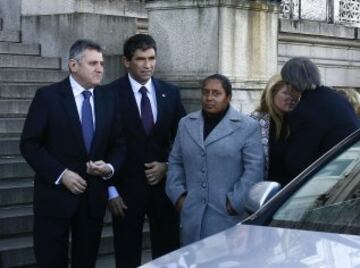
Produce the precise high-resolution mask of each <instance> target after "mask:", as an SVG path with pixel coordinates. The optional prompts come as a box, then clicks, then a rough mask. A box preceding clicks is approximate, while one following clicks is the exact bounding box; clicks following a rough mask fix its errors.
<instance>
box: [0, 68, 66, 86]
mask: <svg viewBox="0 0 360 268" xmlns="http://www.w3.org/2000/svg"><path fill="white" fill-rule="evenodd" d="M66 75H67V72H65V71H60V70H46V69H1V70H0V82H11V83H13V82H17V83H49V84H50V83H54V82H58V81H61V80H63V79H64V78H65V77H66Z"/></svg>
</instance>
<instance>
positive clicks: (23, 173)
mask: <svg viewBox="0 0 360 268" xmlns="http://www.w3.org/2000/svg"><path fill="white" fill-rule="evenodd" d="M33 176H34V171H33V170H32V169H31V167H30V166H29V165H28V164H27V163H26V162H25V160H24V159H23V158H22V157H20V156H17V157H11V158H10V157H0V181H1V180H2V179H13V178H14V179H15V178H31V177H33ZM0 267H1V266H0Z"/></svg>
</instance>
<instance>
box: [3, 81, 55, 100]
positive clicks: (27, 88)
mask: <svg viewBox="0 0 360 268" xmlns="http://www.w3.org/2000/svg"><path fill="white" fill-rule="evenodd" d="M45 85H48V83H44V84H12V83H6V84H4V83H1V84H0V98H2V99H3V98H5V99H10V98H11V99H15V98H19V99H25V98H28V99H32V98H33V97H34V95H35V92H36V90H37V89H38V88H40V87H43V86H45Z"/></svg>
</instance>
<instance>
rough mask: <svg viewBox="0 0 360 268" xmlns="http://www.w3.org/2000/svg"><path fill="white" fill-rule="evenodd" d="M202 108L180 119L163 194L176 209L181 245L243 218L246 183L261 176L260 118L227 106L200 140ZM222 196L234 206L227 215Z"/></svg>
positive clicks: (254, 180)
mask: <svg viewBox="0 0 360 268" xmlns="http://www.w3.org/2000/svg"><path fill="white" fill-rule="evenodd" d="M203 129H204V121H203V116H202V114H201V111H198V112H194V113H191V114H189V115H188V116H186V117H184V118H183V119H181V121H180V123H179V127H178V132H177V135H176V138H175V142H174V145H173V148H172V151H171V154H170V157H169V167H168V175H167V181H166V193H167V195H168V196H169V198H170V199H171V201H172V202H173V203H174V204H175V203H176V201H177V200H178V198H179V197H180V196H181V195H183V194H186V198H185V201H184V204H183V208H182V210H181V212H180V218H181V238H182V243H183V244H184V245H186V244H189V243H191V242H194V241H197V240H199V239H202V238H204V237H207V236H209V235H212V234H215V233H217V232H220V231H222V230H224V229H226V228H228V227H230V226H233V225H235V224H236V223H238V222H239V221H240V220H242V219H243V218H244V215H245V212H244V199H245V197H246V195H247V193H248V190H249V188H250V187H251V186H252V185H253V184H254V183H256V182H258V181H261V180H262V179H263V175H264V174H263V173H264V153H263V148H262V144H261V134H260V126H259V123H258V122H257V121H256V120H254V119H252V118H250V117H248V116H246V115H244V114H242V113H239V112H238V111H236V110H235V109H234V108H233V107H230V108H229V110H228V112H227V113H226V115H225V116H224V118H223V119H222V120H221V121H220V122H219V124H218V125H217V126H216V127H215V128H214V129H213V130H212V131H211V132H210V134H209V135H208V136H207V138H206V140H205V141H204V139H203ZM226 200H228V201H229V202H230V204H231V205H232V207H233V208H234V209H235V210H236V211H237V214H238V215H236V216H230V215H229V213H228V212H227V209H226Z"/></svg>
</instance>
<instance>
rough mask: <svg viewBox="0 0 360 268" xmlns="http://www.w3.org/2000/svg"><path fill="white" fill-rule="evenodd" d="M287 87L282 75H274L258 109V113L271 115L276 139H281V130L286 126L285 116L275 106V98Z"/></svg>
mask: <svg viewBox="0 0 360 268" xmlns="http://www.w3.org/2000/svg"><path fill="white" fill-rule="evenodd" d="M285 85H286V82H285V81H284V80H283V79H282V77H281V75H280V74H276V75H273V76H272V77H271V78H270V79H269V81H268V83H267V84H266V87H265V89H264V91H263V92H262V95H261V99H260V106H259V107H258V108H257V109H256V111H258V112H263V113H269V116H270V118H271V119H272V120H273V121H274V123H275V137H276V139H279V137H280V133H281V130H282V128H283V127H285V126H284V115H283V113H282V112H281V111H280V110H279V109H278V108H277V107H276V106H275V104H274V97H275V95H276V94H277V93H278V92H279V91H280V89H281V88H282V87H283V86H285ZM286 136H289V129H288V127H287V126H286Z"/></svg>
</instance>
